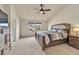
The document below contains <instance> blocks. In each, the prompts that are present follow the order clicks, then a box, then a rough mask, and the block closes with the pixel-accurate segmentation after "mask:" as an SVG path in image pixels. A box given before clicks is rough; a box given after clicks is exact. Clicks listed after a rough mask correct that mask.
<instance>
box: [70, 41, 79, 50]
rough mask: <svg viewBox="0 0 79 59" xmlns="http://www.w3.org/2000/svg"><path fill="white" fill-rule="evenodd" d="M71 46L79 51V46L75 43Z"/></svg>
mask: <svg viewBox="0 0 79 59" xmlns="http://www.w3.org/2000/svg"><path fill="white" fill-rule="evenodd" d="M69 45H70V46H72V47H74V48H77V49H79V44H77V43H76V44H75V43H73V42H71V43H69Z"/></svg>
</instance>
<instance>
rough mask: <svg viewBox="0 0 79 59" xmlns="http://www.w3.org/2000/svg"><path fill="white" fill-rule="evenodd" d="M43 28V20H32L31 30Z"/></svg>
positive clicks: (30, 23)
mask: <svg viewBox="0 0 79 59" xmlns="http://www.w3.org/2000/svg"><path fill="white" fill-rule="evenodd" d="M40 29H41V22H36V21H31V22H29V31H32V32H35V31H38V30H40Z"/></svg>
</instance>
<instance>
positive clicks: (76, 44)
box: [69, 36, 79, 49]
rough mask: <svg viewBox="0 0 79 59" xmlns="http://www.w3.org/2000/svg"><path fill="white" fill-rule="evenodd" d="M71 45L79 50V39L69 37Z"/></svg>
mask: <svg viewBox="0 0 79 59" xmlns="http://www.w3.org/2000/svg"><path fill="white" fill-rule="evenodd" d="M69 45H70V46H72V47H74V48H77V49H79V37H76V36H69Z"/></svg>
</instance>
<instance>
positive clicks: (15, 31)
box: [10, 5, 20, 41]
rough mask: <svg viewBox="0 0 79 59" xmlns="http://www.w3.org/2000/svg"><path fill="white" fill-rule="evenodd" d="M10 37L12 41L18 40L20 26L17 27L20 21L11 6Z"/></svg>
mask: <svg viewBox="0 0 79 59" xmlns="http://www.w3.org/2000/svg"><path fill="white" fill-rule="evenodd" d="M10 14H11V17H10V19H11V36H12V41H14V40H18V39H19V36H20V35H19V29H20V26H19V24H20V23H19V22H20V19H19V17H18V15H17V12H16V10H15V8H14V6H13V5H11V13H10Z"/></svg>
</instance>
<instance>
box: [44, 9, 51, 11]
mask: <svg viewBox="0 0 79 59" xmlns="http://www.w3.org/2000/svg"><path fill="white" fill-rule="evenodd" d="M43 11H51V9H45V10H43Z"/></svg>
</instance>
